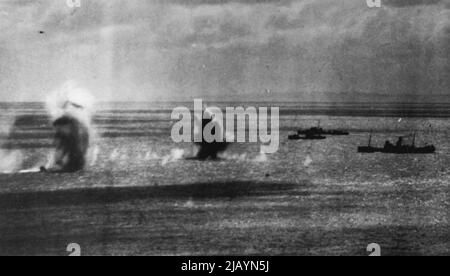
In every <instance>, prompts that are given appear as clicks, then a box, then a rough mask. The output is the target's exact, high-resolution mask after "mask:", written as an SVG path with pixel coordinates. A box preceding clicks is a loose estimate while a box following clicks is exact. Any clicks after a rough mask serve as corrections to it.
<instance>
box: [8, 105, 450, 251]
mask: <svg viewBox="0 0 450 276" xmlns="http://www.w3.org/2000/svg"><path fill="white" fill-rule="evenodd" d="M192 105H193V103H192V102H190V103H182V102H178V103H101V104H99V105H98V107H97V112H96V115H95V117H94V129H95V133H96V137H95V142H94V145H93V146H92V148H93V154H92V156H91V158H90V161H89V165H88V167H87V168H86V170H85V171H83V172H79V173H75V174H54V175H51V174H40V173H24V174H19V173H17V172H18V171H20V170H24V169H31V168H35V167H39V166H42V165H45V164H46V162H47V161H48V158H49V154H50V152H51V149H52V135H53V133H52V128H51V122H50V120H49V118H48V115H47V111H46V110H45V107H44V105H43V104H41V103H0V157H1V158H2V159H1V160H0V254H19V255H22V254H24V255H26V254H32V255H41V254H61V255H64V254H66V252H65V247H64V245H65V244H68V243H71V242H78V243H80V244H81V245H82V248H84V252H85V254H89V255H100V254H107V255H130V254H138V255H161V254H163V255H180V254H181V255H184V254H188V255H190V254H213V255H214V254H248V255H259V254H271V255H279V254H281V255H284V254H289V255H317V254H325V255H347V254H357V255H368V254H369V253H367V252H366V247H367V245H368V244H370V243H379V244H380V246H381V247H382V254H386V255H391V254H392V255H393V254H399V255H402V254H404V255H421V254H433V255H438V254H449V253H450V233H449V232H450V231H449V230H448V229H449V218H450V216H449V215H450V209H449V207H450V168H449V166H448V165H449V164H450V162H449V161H450V139H449V138H450V121H449V119H450V104H380V103H374V104H361V103H333V104H324V103H274V104H270V103H209V105H215V106H219V107H222V108H223V107H226V106H230V107H234V106H256V107H260V106H267V107H271V106H275V107H279V108H280V118H279V119H280V130H279V135H280V146H279V151H278V152H277V153H275V154H266V155H264V154H261V153H260V145H259V144H257V143H255V144H252V143H240V144H232V145H231V146H230V148H229V150H227V151H226V152H225V153H224V154H223V155H222V156H221V159H220V160H218V161H204V162H201V161H194V160H188V159H187V158H189V157H192V156H193V155H194V154H195V151H196V149H195V146H194V145H192V144H190V143H181V144H178V143H174V142H173V141H172V139H171V137H170V132H171V127H172V125H173V123H174V121H173V120H171V119H170V113H171V112H172V110H173V108H174V107H177V106H186V107H189V108H191V107H192ZM319 122H320V125H321V126H322V127H323V128H326V129H328V128H330V129H343V130H348V131H350V133H351V134H350V135H349V136H336V137H329V138H328V139H326V140H321V141H290V140H288V139H287V137H288V135H289V134H291V133H294V132H295V131H296V130H297V129H299V128H309V127H313V126H317V125H318V124H319ZM414 132H415V133H417V138H416V144H417V145H424V144H426V143H428V144H434V145H435V146H436V147H437V152H436V153H435V154H430V155H394V154H378V153H377V154H359V153H357V147H358V146H362V145H367V143H368V139H369V135H370V133H373V139H372V145H378V146H382V145H383V144H384V142H385V141H386V140H391V142H395V141H396V138H397V137H398V136H407V137H409V139H406V142H408V141H411V140H410V138H411V137H412V134H413V133H414Z"/></svg>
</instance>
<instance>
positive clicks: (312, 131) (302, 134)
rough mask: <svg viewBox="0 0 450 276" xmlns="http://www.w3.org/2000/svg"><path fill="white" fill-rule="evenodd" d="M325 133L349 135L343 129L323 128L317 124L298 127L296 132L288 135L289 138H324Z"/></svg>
mask: <svg viewBox="0 0 450 276" xmlns="http://www.w3.org/2000/svg"><path fill="white" fill-rule="evenodd" d="M326 135H332V136H337V135H349V133H348V132H347V131H343V130H324V129H323V128H321V127H320V121H319V125H318V126H317V127H312V128H309V129H300V130H298V131H297V134H293V135H289V137H288V138H289V140H324V139H327V137H326Z"/></svg>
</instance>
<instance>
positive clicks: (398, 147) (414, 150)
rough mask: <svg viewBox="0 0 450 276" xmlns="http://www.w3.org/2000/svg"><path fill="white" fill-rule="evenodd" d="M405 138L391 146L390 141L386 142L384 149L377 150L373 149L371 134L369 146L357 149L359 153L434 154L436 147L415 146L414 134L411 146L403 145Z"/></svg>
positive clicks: (399, 139) (400, 138)
mask: <svg viewBox="0 0 450 276" xmlns="http://www.w3.org/2000/svg"><path fill="white" fill-rule="evenodd" d="M404 138H405V137H399V138H398V140H397V143H396V144H392V143H391V142H390V141H386V142H385V144H384V147H382V148H377V147H373V146H372V145H371V144H372V134H371V135H370V138H369V145H368V146H363V147H358V152H359V153H376V152H380V153H395V154H431V153H435V152H436V147H435V146H433V145H425V146H423V147H417V146H416V134H414V136H413V141H412V144H411V145H405V144H403V140H404Z"/></svg>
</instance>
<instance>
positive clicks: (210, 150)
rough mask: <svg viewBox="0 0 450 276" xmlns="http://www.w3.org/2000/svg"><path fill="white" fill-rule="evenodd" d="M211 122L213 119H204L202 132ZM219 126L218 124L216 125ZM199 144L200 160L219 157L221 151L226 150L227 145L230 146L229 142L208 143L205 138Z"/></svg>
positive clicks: (213, 131) (198, 154)
mask: <svg viewBox="0 0 450 276" xmlns="http://www.w3.org/2000/svg"><path fill="white" fill-rule="evenodd" d="M210 122H212V119H202V132H203V130H204V129H205V127H206V125H208V124H209V123H210ZM216 127H217V126H216ZM216 131H217V130H216V128H214V129H213V130H212V131H211V132H212V133H211V134H213V135H214V134H215V132H216ZM197 145H198V146H199V147H200V149H199V151H198V153H197V158H198V159H199V160H207V159H213V160H215V159H217V158H218V155H219V153H222V152H224V151H225V150H226V149H227V147H228V143H227V142H211V143H208V142H206V141H205V139H204V138H203V141H202V142H200V143H197Z"/></svg>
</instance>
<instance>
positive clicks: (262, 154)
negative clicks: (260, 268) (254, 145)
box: [253, 152, 269, 163]
mask: <svg viewBox="0 0 450 276" xmlns="http://www.w3.org/2000/svg"><path fill="white" fill-rule="evenodd" d="M268 160H269V158H268V157H267V154H266V153H265V152H260V153H259V155H258V156H256V157H255V159H254V160H253V161H254V162H260V163H264V162H267V161H268Z"/></svg>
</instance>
